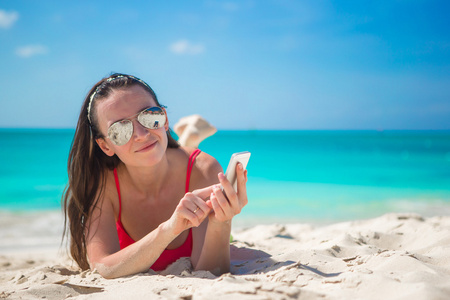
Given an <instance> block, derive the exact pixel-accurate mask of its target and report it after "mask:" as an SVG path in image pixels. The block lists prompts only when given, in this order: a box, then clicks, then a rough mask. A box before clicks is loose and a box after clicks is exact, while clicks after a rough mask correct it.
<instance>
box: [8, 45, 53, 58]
mask: <svg viewBox="0 0 450 300" xmlns="http://www.w3.org/2000/svg"><path fill="white" fill-rule="evenodd" d="M47 52H48V49H47V47H45V46H42V45H27V46H23V47H19V48H17V49H16V55H17V56H20V57H24V58H28V57H32V56H35V55H41V54H47Z"/></svg>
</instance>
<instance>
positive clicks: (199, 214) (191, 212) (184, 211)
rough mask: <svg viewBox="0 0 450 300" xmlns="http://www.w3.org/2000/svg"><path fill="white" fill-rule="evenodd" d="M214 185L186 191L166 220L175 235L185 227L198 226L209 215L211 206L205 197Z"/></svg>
mask: <svg viewBox="0 0 450 300" xmlns="http://www.w3.org/2000/svg"><path fill="white" fill-rule="evenodd" d="M213 187H214V186H209V187H206V188H203V189H199V190H195V191H192V192H191V193H186V195H184V197H183V198H182V199H181V200H180V202H179V203H178V206H177V208H176V209H175V211H174V213H173V214H172V216H171V217H170V219H169V220H168V221H167V226H169V228H170V229H171V230H172V232H173V233H174V234H175V235H179V234H180V233H182V232H183V231H185V230H186V229H189V228H191V227H197V226H199V225H200V224H201V223H202V222H203V221H204V220H205V219H206V217H207V216H208V215H209V213H210V211H211V208H210V207H209V206H208V205H206V203H205V199H206V198H208V196H209V195H210V194H211V192H212V190H213Z"/></svg>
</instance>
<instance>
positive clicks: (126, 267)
mask: <svg viewBox="0 0 450 300" xmlns="http://www.w3.org/2000/svg"><path fill="white" fill-rule="evenodd" d="M211 191H212V187H208V188H205V189H202V190H197V191H194V192H192V193H188V194H186V195H185V196H184V197H183V199H181V201H180V203H179V204H178V206H177V208H176V209H175V212H174V213H173V215H172V216H171V218H170V219H169V220H167V221H166V222H163V223H162V224H160V225H159V226H158V227H157V228H156V229H155V230H153V231H152V232H150V233H149V234H147V235H146V236H145V237H143V238H142V239H140V240H139V241H137V242H136V243H134V244H132V245H130V246H128V247H126V248H124V249H122V250H120V245H119V240H118V237H117V230H116V224H115V219H114V210H113V206H112V202H111V201H109V199H106V198H104V199H102V201H101V203H100V204H99V206H98V207H95V208H94V209H93V211H92V215H91V218H90V220H89V223H88V230H87V237H86V244H87V247H86V248H87V254H88V258H89V263H90V266H91V268H96V269H97V270H98V272H99V273H100V274H101V275H102V276H103V277H105V278H116V277H121V276H126V275H131V274H136V273H139V272H145V271H147V270H148V269H149V268H150V267H151V266H152V265H153V263H154V262H155V261H156V260H157V259H158V257H159V256H160V255H161V253H162V252H163V251H164V249H165V248H166V247H167V246H168V245H169V244H170V242H172V241H173V240H174V239H175V238H176V237H177V236H178V235H179V234H180V233H181V232H183V231H184V230H186V229H188V228H191V227H196V226H198V225H200V223H201V222H203V220H204V219H205V218H206V217H207V216H208V214H209V211H210V208H209V207H208V206H207V205H206V203H205V202H204V200H203V199H202V198H201V197H204V198H206V197H207V196H208V195H209V194H210V193H211ZM193 203H194V204H195V205H196V206H198V207H199V210H198V211H197V212H196V213H195V214H194V213H193V212H192V211H191V210H190V209H189V207H192V206H193V205H194V204H193Z"/></svg>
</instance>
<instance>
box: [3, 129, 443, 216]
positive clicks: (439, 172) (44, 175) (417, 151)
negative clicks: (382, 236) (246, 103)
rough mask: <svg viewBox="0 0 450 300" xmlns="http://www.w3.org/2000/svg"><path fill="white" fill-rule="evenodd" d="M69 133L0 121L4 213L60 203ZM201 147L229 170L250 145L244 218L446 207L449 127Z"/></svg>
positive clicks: (274, 134) (215, 142)
mask: <svg viewBox="0 0 450 300" xmlns="http://www.w3.org/2000/svg"><path fill="white" fill-rule="evenodd" d="M73 133H74V130H72V129H67V130H63V129H0V213H1V214H3V215H5V214H7V215H8V216H10V215H14V214H24V213H27V212H32V213H39V212H49V211H50V212H51V211H59V210H60V199H61V193H62V191H63V189H64V187H65V184H66V181H67V171H66V164H67V156H68V152H69V148H70V144H71V141H72V137H73ZM200 148H201V149H202V150H203V151H205V152H207V153H209V154H211V155H213V156H214V157H216V158H217V159H218V161H219V162H220V163H221V164H222V166H223V168H224V169H226V167H227V164H228V160H229V158H230V156H231V154H232V153H233V152H239V151H244V150H247V151H250V152H251V153H252V156H251V159H250V161H249V165H248V175H249V180H248V196H249V204H248V206H247V207H246V208H245V209H244V211H243V212H242V214H241V215H240V216H239V217H238V218H237V219H236V222H238V223H239V222H241V224H244V223H252V224H254V223H259V222H264V223H267V222H316V223H329V222H334V221H343V220H351V219H364V218H370V217H375V216H379V215H381V214H384V213H387V212H417V213H420V214H422V215H425V216H429V215H449V214H450V131H219V132H217V133H216V134H215V135H214V136H212V137H210V138H208V139H207V140H205V141H204V142H203V143H201V144H200Z"/></svg>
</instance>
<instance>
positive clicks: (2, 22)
mask: <svg viewBox="0 0 450 300" xmlns="http://www.w3.org/2000/svg"><path fill="white" fill-rule="evenodd" d="M18 19H19V14H18V13H17V12H15V11H12V12H7V11H6V10H2V9H0V28H3V29H8V28H11V26H13V25H14V23H15V22H16V21H17V20H18Z"/></svg>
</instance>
